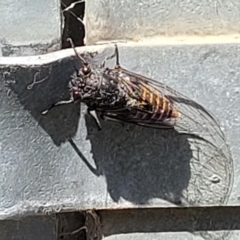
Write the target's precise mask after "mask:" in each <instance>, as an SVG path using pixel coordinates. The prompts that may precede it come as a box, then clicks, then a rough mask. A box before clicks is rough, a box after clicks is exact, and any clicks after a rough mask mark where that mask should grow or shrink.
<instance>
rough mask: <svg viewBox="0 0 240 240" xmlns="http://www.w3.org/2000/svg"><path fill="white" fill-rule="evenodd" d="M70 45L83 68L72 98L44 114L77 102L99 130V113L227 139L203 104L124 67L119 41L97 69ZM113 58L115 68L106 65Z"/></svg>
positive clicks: (106, 117)
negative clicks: (120, 61)
mask: <svg viewBox="0 0 240 240" xmlns="http://www.w3.org/2000/svg"><path fill="white" fill-rule="evenodd" d="M71 45H72V48H73V50H74V52H75V54H76V56H77V58H78V59H79V61H80V62H81V65H82V67H81V68H80V69H79V70H77V71H76V72H75V74H73V75H72V76H71V80H70V81H69V90H70V99H68V100H64V101H59V102H57V103H55V104H53V105H52V106H51V107H50V108H48V109H47V110H45V111H44V112H43V114H46V113H47V112H48V111H49V110H50V109H51V108H53V107H56V106H59V105H63V104H69V103H73V102H77V101H78V102H82V103H85V104H86V105H87V108H88V113H89V114H90V115H91V116H92V117H93V118H94V120H95V122H96V124H97V126H98V128H99V129H102V126H101V124H100V121H99V118H98V116H100V118H102V119H104V120H110V121H115V122H120V123H130V124H136V125H140V126H144V127H150V128H161V129H175V130H177V131H179V132H183V133H191V134H196V135H197V133H199V134H203V132H205V133H204V134H205V135H204V137H207V136H206V135H209V136H213V135H214V136H215V137H216V138H218V137H219V138H221V139H223V138H224V134H223V132H222V131H221V128H220V126H219V124H218V122H217V120H216V119H215V118H214V116H213V115H212V114H211V113H210V112H209V111H207V110H206V109H205V108H204V107H203V106H201V105H200V104H198V103H197V102H195V101H193V100H191V99H190V98H188V97H186V96H184V95H182V94H181V93H179V92H177V91H175V90H174V89H172V88H171V87H169V86H167V85H166V84H163V83H161V82H159V81H156V80H153V79H150V78H147V77H145V76H142V75H140V74H137V73H135V72H131V71H129V70H127V69H126V68H123V67H122V66H121V65H120V63H119V51H118V47H117V45H116V44H115V51H114V53H113V54H112V55H111V56H108V57H106V58H105V59H104V61H103V62H102V63H101V64H100V65H99V66H98V67H95V68H92V67H91V66H90V64H89V63H88V62H87V61H86V60H85V59H84V58H83V57H82V56H81V55H80V54H78V53H77V51H76V49H75V47H74V46H73V43H72V42H71ZM113 58H115V59H116V65H115V67H114V68H108V67H106V62H107V61H108V60H110V59H113ZM210 128H211V129H210ZM203 129H204V130H205V131H203Z"/></svg>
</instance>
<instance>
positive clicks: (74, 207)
mask: <svg viewBox="0 0 240 240" xmlns="http://www.w3.org/2000/svg"><path fill="white" fill-rule="evenodd" d="M124 205H125V206H124V207H119V204H118V203H115V204H114V205H112V204H111V206H110V207H108V206H107V205H106V206H105V207H97V206H94V207H93V208H94V209H96V210H124V209H140V208H152V209H154V208H179V206H178V205H175V204H172V203H169V202H167V201H164V200H161V203H160V204H159V206H158V205H154V206H152V205H151V204H146V205H134V204H133V203H131V202H125V201H124ZM88 206H89V203H88V202H79V203H77V204H76V203H74V204H73V203H72V201H67V200H65V201H64V203H60V202H59V203H57V202H55V203H49V202H48V203H46V202H37V201H24V202H19V203H18V204H17V205H14V206H12V207H10V208H6V210H5V211H3V212H0V221H1V220H11V219H13V220H17V219H20V218H22V217H27V216H33V215H51V214H55V213H63V212H75V211H86V210H88V209H90V207H88ZM189 207H191V206H189ZM201 207H207V205H206V206H201Z"/></svg>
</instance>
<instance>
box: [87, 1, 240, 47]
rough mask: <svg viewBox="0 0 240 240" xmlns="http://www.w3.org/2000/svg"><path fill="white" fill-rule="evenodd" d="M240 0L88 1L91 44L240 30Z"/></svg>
mask: <svg viewBox="0 0 240 240" xmlns="http://www.w3.org/2000/svg"><path fill="white" fill-rule="evenodd" d="M239 11H240V2H239V1H238V0H228V1H223V0H215V1H208V0H202V1H198V0H192V1H188V0H175V1H169V0H154V1H153V0H152V1H138V0H134V1H128V0H122V1H119V0H115V1H113V0H111V1H109V0H100V1H99V0H91V1H86V29H87V43H88V44H93V43H95V42H97V41H102V40H114V39H127V40H135V41H138V40H139V39H141V38H152V37H156V36H165V35H167V36H177V35H201V36H206V35H221V34H222V35H225V34H239V33H240V24H239V23H240V14H239Z"/></svg>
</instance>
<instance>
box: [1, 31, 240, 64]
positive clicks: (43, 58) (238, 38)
mask: <svg viewBox="0 0 240 240" xmlns="http://www.w3.org/2000/svg"><path fill="white" fill-rule="evenodd" d="M113 43H117V44H118V45H119V46H121V47H144V46H149V47H151V46H166V45H167V46H179V47H180V46H184V45H189V46H191V45H192V46H194V45H202V46H204V45H219V44H240V35H233V36H231V37H230V36H228V37H226V36H224V37H223V36H218V37H217V36H216V37H212V36H211V37H210V36H208V37H187V38H186V39H185V38H184V37H182V38H169V37H166V38H155V39H154V38H153V39H151V40H150V39H143V40H142V41H139V42H131V41H115V42H113V41H109V42H104V43H102V44H101V43H100V44H99V45H89V46H84V47H77V48H76V50H77V51H78V52H79V53H84V52H94V51H97V52H102V51H103V50H104V49H106V48H107V47H110V46H111V47H113ZM73 56H75V53H74V51H73V50H72V49H64V50H60V51H56V52H51V53H46V54H41V55H35V56H23V57H0V66H5V67H6V66H10V65H15V66H26V67H27V66H37V65H43V64H49V63H51V62H55V61H61V59H64V58H70V57H73Z"/></svg>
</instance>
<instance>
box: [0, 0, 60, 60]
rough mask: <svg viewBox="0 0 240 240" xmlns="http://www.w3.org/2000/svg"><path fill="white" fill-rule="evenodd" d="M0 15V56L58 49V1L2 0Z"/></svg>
mask: <svg viewBox="0 0 240 240" xmlns="http://www.w3.org/2000/svg"><path fill="white" fill-rule="evenodd" d="M0 16H1V24H0V56H9V55H11V56H14V55H17V56H20V55H22V56H23V55H36V54H42V53H46V52H51V51H56V50H59V49H60V43H61V19H60V17H61V15H60V2H59V1H58V0H51V1H49V0H40V1H31V0H20V1H14V0H8V1H2V2H1V7H0Z"/></svg>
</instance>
